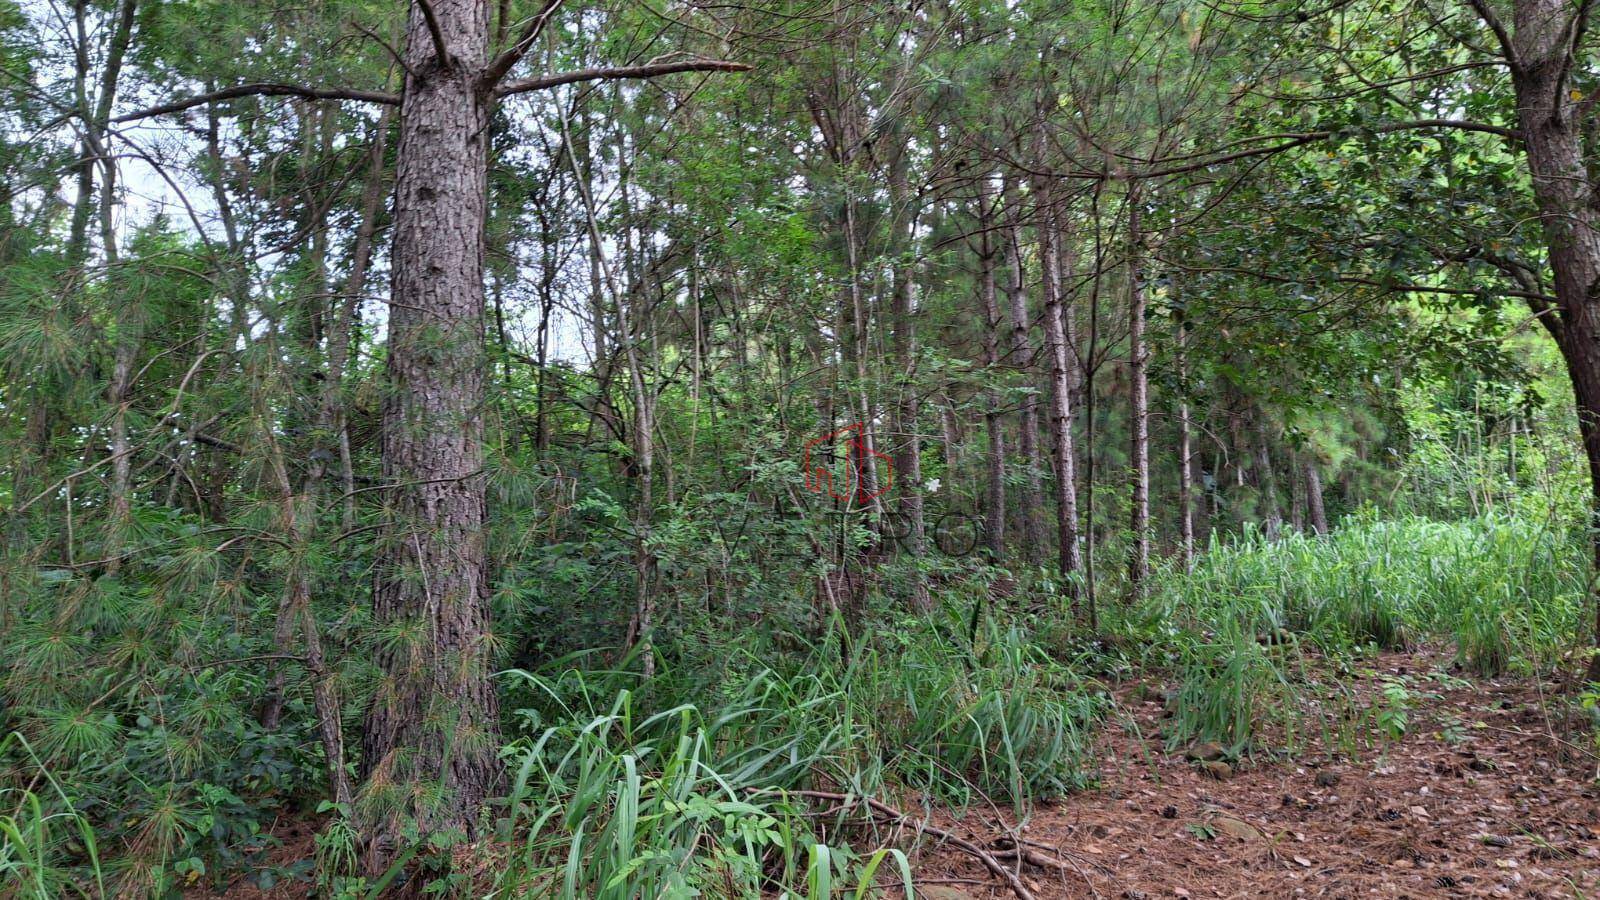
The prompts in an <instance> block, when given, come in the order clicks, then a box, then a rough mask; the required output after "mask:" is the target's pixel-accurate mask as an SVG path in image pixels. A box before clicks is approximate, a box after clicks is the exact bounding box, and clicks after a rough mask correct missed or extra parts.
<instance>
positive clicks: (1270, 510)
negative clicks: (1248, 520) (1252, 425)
mask: <svg viewBox="0 0 1600 900" xmlns="http://www.w3.org/2000/svg"><path fill="white" fill-rule="evenodd" d="M1271 448H1272V445H1271V443H1270V442H1269V441H1268V440H1267V417H1266V414H1265V413H1264V412H1262V411H1261V410H1260V409H1259V408H1258V410H1257V415H1256V468H1257V469H1258V470H1259V471H1260V481H1261V523H1262V530H1263V531H1265V532H1266V535H1267V537H1268V538H1273V539H1276V538H1277V537H1278V532H1279V530H1280V529H1281V528H1282V526H1283V512H1282V510H1281V509H1280V508H1279V507H1278V477H1277V475H1276V473H1274V472H1273V470H1272V449H1271Z"/></svg>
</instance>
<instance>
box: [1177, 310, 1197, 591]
mask: <svg viewBox="0 0 1600 900" xmlns="http://www.w3.org/2000/svg"><path fill="white" fill-rule="evenodd" d="M1174 290H1176V286H1174ZM1180 300H1181V298H1180ZM1174 330H1175V332H1176V336H1175V338H1174V343H1175V345H1176V347H1177V367H1178V542H1179V543H1178V547H1179V552H1180V553H1181V554H1182V559H1183V569H1184V571H1186V572H1187V571H1189V570H1190V569H1192V568H1193V567H1194V433H1193V425H1192V423H1191V422H1190V421H1189V330H1188V327H1187V326H1186V325H1185V323H1184V321H1183V316H1182V314H1181V313H1180V314H1179V316H1178V322H1177V327H1176V328H1175V329H1174Z"/></svg>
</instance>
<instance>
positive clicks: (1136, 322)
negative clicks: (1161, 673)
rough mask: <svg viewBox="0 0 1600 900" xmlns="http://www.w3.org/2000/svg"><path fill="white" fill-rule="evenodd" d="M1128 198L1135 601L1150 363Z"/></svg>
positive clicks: (1144, 538)
mask: <svg viewBox="0 0 1600 900" xmlns="http://www.w3.org/2000/svg"><path fill="white" fill-rule="evenodd" d="M1131 194H1132V196H1130V197H1129V198H1128V244H1129V247H1128V252H1129V253H1130V254H1132V256H1131V257H1130V260H1129V264H1128V378H1129V380H1130V381H1131V382H1132V385H1131V396H1130V398H1129V402H1130V404H1131V405H1132V407H1133V409H1132V413H1133V423H1132V425H1133V427H1132V431H1133V438H1132V440H1133V446H1132V447H1131V448H1130V450H1131V452H1132V455H1133V503H1132V506H1133V509H1132V511H1131V520H1130V522H1129V525H1130V526H1131V527H1132V529H1133V546H1132V547H1130V548H1129V555H1128V588H1129V592H1130V593H1131V594H1132V596H1133V597H1134V598H1135V599H1137V598H1139V597H1141V596H1143V595H1144V589H1145V576H1147V575H1148V574H1149V572H1150V382H1149V378H1148V377H1147V376H1146V374H1145V367H1146V365H1147V364H1148V362H1149V359H1148V356H1147V351H1146V348H1145V345H1144V307H1145V293H1144V285H1143V284H1142V283H1141V280H1142V279H1143V277H1144V273H1143V272H1142V271H1141V269H1140V266H1141V262H1140V257H1141V255H1142V253H1143V250H1144V247H1143V243H1144V234H1143V232H1142V231H1141V230H1140V223H1139V202H1140V198H1139V192H1138V190H1137V188H1135V189H1134V190H1133V191H1132V192H1131Z"/></svg>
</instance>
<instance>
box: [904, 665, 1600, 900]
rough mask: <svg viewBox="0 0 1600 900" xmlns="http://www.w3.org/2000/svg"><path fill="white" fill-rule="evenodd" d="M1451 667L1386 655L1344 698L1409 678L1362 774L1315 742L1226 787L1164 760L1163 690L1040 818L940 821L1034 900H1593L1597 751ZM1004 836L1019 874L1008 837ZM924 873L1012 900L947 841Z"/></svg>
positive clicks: (1598, 886)
mask: <svg viewBox="0 0 1600 900" xmlns="http://www.w3.org/2000/svg"><path fill="white" fill-rule="evenodd" d="M1449 662H1450V660H1449V657H1448V656H1447V655H1445V654H1442V653H1438V652H1428V651H1419V652H1417V653H1409V654H1386V655H1384V656H1382V657H1380V658H1378V659H1376V660H1374V661H1373V662H1372V664H1371V665H1370V666H1368V667H1365V668H1366V669H1369V670H1370V671H1367V672H1365V673H1364V674H1362V675H1360V676H1358V677H1357V678H1356V679H1355V680H1353V681H1349V682H1346V687H1348V688H1349V689H1351V690H1353V691H1355V694H1356V701H1357V702H1356V704H1355V705H1356V706H1357V707H1358V708H1360V707H1363V706H1370V704H1371V703H1372V702H1376V701H1377V700H1378V694H1379V692H1380V691H1381V689H1382V686H1383V680H1384V678H1385V677H1389V678H1394V677H1398V676H1407V675H1409V676H1410V677H1411V679H1412V683H1413V684H1414V685H1415V687H1414V688H1413V696H1414V705H1413V708H1412V709H1411V710H1410V712H1409V716H1408V718H1409V721H1408V724H1407V728H1406V733H1405V734H1404V736H1403V737H1401V738H1399V739H1397V740H1392V741H1379V742H1377V743H1375V744H1374V745H1372V746H1370V747H1366V746H1364V747H1362V748H1361V749H1360V750H1359V753H1358V754H1357V758H1355V759H1351V757H1350V755H1349V753H1348V749H1349V748H1330V747H1328V746H1325V744H1326V743H1327V742H1326V741H1324V740H1321V739H1319V738H1317V737H1316V736H1314V735H1312V736H1307V744H1308V748H1307V749H1304V750H1302V751H1301V752H1299V753H1297V754H1295V755H1294V757H1293V758H1278V759H1274V758H1272V757H1271V755H1270V754H1264V753H1261V752H1259V751H1258V752H1257V753H1255V754H1254V755H1247V756H1246V757H1244V758H1243V759H1239V760H1232V761H1229V766H1228V768H1229V769H1230V770H1231V771H1228V772H1224V771H1221V770H1215V767H1212V768H1213V769H1214V771H1209V772H1208V771H1206V769H1204V768H1202V764H1201V763H1199V762H1197V761H1194V760H1188V759H1185V753H1184V752H1183V751H1182V750H1180V751H1179V752H1176V753H1169V752H1167V751H1166V750H1165V749H1164V747H1163V745H1162V743H1161V741H1160V740H1158V739H1157V738H1156V737H1155V735H1156V733H1157V732H1158V731H1159V730H1160V728H1161V726H1162V721H1163V706H1162V704H1161V702H1160V701H1159V693H1158V692H1157V691H1154V690H1150V689H1149V686H1146V687H1145V688H1136V687H1130V688H1129V689H1127V690H1124V691H1122V692H1121V694H1122V697H1123V700H1124V702H1123V709H1124V712H1125V714H1126V715H1125V716H1124V721H1123V722H1113V723H1108V728H1107V731H1106V734H1105V738H1104V742H1103V753H1102V759H1103V760H1104V764H1103V773H1102V774H1103V780H1102V782H1101V785H1100V786H1099V787H1098V788H1096V789H1094V790H1092V791H1088V792H1084V793H1082V794H1078V795H1074V796H1071V797H1068V798H1065V799H1063V800H1061V801H1059V802H1054V803H1049V804H1044V805H1041V806H1040V807H1038V808H1036V809H1035V810H1034V811H1033V813H1032V815H1031V816H1029V817H1027V819H1026V820H1025V821H1023V822H1021V823H1020V828H1019V827H1018V823H1017V821H1016V819H1015V818H1013V817H1012V816H1011V815H1010V811H1009V810H1004V811H1003V812H1002V811H997V810H995V809H993V808H992V807H982V808H980V807H977V806H974V807H971V808H969V809H967V810H965V811H962V812H960V813H951V812H941V813H937V814H935V816H934V817H933V821H934V823H935V824H937V825H939V826H941V827H943V828H945V829H948V830H950V831H953V832H954V833H956V834H959V835H962V836H965V837H966V838H967V839H968V840H970V841H972V842H973V843H976V844H979V845H980V846H983V847H986V848H995V849H996V850H997V853H998V855H1000V856H1003V857H1005V858H1006V862H1007V864H1008V865H1009V866H1010V867H1011V868H1012V869H1013V871H1015V872H1016V873H1017V874H1019V875H1020V876H1021V879H1022V881H1023V883H1024V884H1025V885H1026V887H1027V888H1028V889H1029V890H1030V891H1031V892H1032V893H1033V894H1034V895H1035V896H1037V897H1038V898H1041V900H1042V898H1063V897H1073V898H1076V897H1106V898H1135V900H1136V898H1146V897H1148V898H1155V897H1180V898H1182V897H1189V898H1199V897H1369V896H1381V897H1594V896H1597V895H1600V786H1597V780H1596V779H1597V778H1600V770H1597V759H1596V757H1595V755H1594V753H1593V750H1592V746H1593V745H1592V743H1585V742H1586V741H1591V740H1592V739H1591V738H1588V737H1587V736H1585V734H1584V733H1583V731H1582V729H1581V727H1579V723H1578V722H1576V721H1573V720H1572V719H1571V717H1569V716H1565V715H1564V714H1563V713H1561V712H1560V710H1561V709H1563V708H1565V705H1569V704H1570V701H1569V700H1565V699H1563V698H1561V697H1558V696H1556V695H1555V693H1554V692H1555V691H1556V690H1557V688H1556V686H1554V685H1551V684H1548V683H1538V682H1534V681H1531V680H1529V679H1518V678H1502V679H1491V680H1478V679H1468V680H1466V681H1463V680H1461V679H1458V678H1442V677H1441V676H1439V675H1438V674H1437V673H1442V672H1445V671H1446V670H1447V669H1448V666H1449ZM1430 673H1433V677H1427V676H1429V675H1430ZM1314 730H1315V729H1314ZM1334 730H1335V729H1328V731H1330V732H1331V731H1334ZM1217 775H1222V776H1223V777H1221V778H1218V777H1216V776H1217ZM1008 830H1009V831H1011V833H1012V834H1014V835H1019V836H1020V837H1021V839H1022V841H1023V847H1024V850H1025V852H1024V853H1023V854H1022V855H1023V856H1024V857H1026V859H1024V860H1023V861H1018V860H1017V858H1016V857H1017V855H1018V854H1017V853H1016V852H1015V845H1014V843H1012V842H1010V841H1008V840H1006V839H1004V838H997V836H998V835H1003V834H1006V833H1007V831H1008ZM1007 851H1009V852H1007ZM916 868H917V873H918V875H919V879H920V880H923V881H924V882H925V887H924V891H923V893H924V894H925V895H926V896H930V897H933V898H937V900H965V898H994V897H1010V896H1014V891H1013V890H1012V889H1011V888H1009V887H1008V886H1006V885H1005V884H1004V883H1002V881H1001V880H1000V879H999V878H997V877H996V876H995V875H994V874H993V873H991V872H988V871H986V870H985V868H984V867H983V866H982V865H981V864H980V863H979V862H978V861H977V860H976V859H975V858H974V857H973V856H972V855H971V854H970V853H966V852H962V851H960V850H958V849H956V848H954V847H951V846H949V845H945V846H938V847H933V848H927V849H925V850H924V851H923V853H922V855H921V856H920V858H919V860H918V865H917V867H916Z"/></svg>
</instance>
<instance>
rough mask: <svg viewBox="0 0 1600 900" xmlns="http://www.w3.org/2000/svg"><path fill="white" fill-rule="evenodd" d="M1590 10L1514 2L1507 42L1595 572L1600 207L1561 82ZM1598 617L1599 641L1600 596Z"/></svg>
mask: <svg viewBox="0 0 1600 900" xmlns="http://www.w3.org/2000/svg"><path fill="white" fill-rule="evenodd" d="M1483 9H1484V10H1485V11H1487V7H1483ZM1587 15H1588V5H1587V4H1574V3H1570V2H1567V0H1517V3H1516V4H1515V23H1514V24H1515V28H1516V32H1515V36H1514V37H1512V39H1511V41H1510V46H1509V47H1507V48H1506V50H1507V53H1508V55H1509V56H1510V57H1511V59H1510V62H1511V83H1512V86H1513V87H1514V88H1515V91H1516V96H1517V116H1518V120H1519V124H1520V125H1521V127H1522V137H1523V144H1524V146H1525V147H1526V148H1527V161H1528V172H1529V174H1530V175H1531V176H1532V181H1533V196H1534V200H1535V202H1536V204H1537V206H1538V210H1539V217H1540V220H1541V224H1542V226H1543V228H1544V234H1545V242H1546V243H1547V245H1548V247H1549V257H1550V270H1551V273H1552V274H1553V275H1554V282H1555V293H1556V302H1557V306H1558V308H1559V311H1560V320H1559V323H1557V322H1555V321H1554V320H1552V319H1551V317H1550V316H1548V315H1544V316H1541V321H1542V322H1545V323H1547V324H1546V327H1547V328H1549V329H1550V331H1551V334H1552V335H1553V336H1554V337H1555V339H1556V343H1557V345H1558V346H1559V347H1560V348H1561V355H1562V357H1563V358H1564V359H1565V361H1566V366H1567V374H1568V376H1569V377H1570V379H1571V381H1572V391H1573V397H1574V400H1575V401H1576V404H1577V410H1578V429H1579V431H1580V433H1581V435H1582V438H1583V450H1584V455H1585V457H1586V458H1587V460H1588V463H1589V481H1590V488H1591V492H1592V493H1591V519H1592V521H1591V522H1590V542H1591V550H1592V554H1593V565H1594V567H1595V570H1596V572H1597V573H1600V527H1597V526H1600V343H1597V341H1600V211H1597V210H1596V209H1595V207H1594V205H1593V204H1592V202H1591V198H1592V197H1593V196H1594V185H1593V184H1592V183H1591V180H1590V178H1589V169H1588V166H1587V160H1586V155H1585V152H1584V149H1585V148H1584V142H1583V133H1582V129H1583V126H1584V122H1583V118H1584V116H1585V115H1589V114H1591V113H1589V112H1587V111H1585V110H1582V109H1580V107H1579V102H1580V101H1579V100H1578V97H1581V94H1579V93H1578V92H1577V91H1570V92H1569V90H1568V88H1569V87H1571V84H1572V82H1571V75H1572V70H1573V69H1574V68H1575V67H1576V66H1577V65H1578V64H1579V60H1577V59H1576V58H1575V57H1576V54H1577V52H1578V44H1579V42H1580V41H1581V38H1582V35H1583V32H1584V26H1585V25H1586V24H1587V23H1586V22H1585V21H1584V20H1585V17H1586V16H1587ZM1575 95H1576V96H1575ZM1536 311H1539V312H1543V310H1536ZM1595 616H1596V618H1595V623H1594V638H1595V642H1596V644H1597V645H1600V604H1596V611H1595ZM1589 672H1590V677H1591V678H1594V679H1600V654H1597V655H1595V656H1593V657H1591V658H1590V665H1589Z"/></svg>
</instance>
